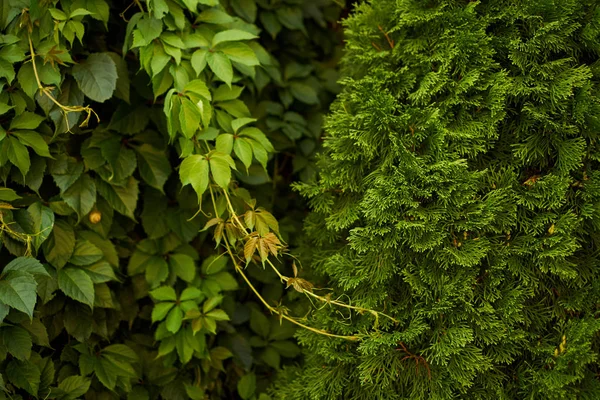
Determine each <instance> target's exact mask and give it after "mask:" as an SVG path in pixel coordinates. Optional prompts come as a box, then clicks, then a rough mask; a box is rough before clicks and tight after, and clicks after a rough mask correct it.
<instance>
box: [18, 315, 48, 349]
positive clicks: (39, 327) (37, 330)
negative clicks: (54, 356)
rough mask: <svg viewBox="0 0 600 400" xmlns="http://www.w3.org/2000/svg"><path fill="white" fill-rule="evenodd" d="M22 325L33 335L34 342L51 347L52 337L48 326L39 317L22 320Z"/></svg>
mask: <svg viewBox="0 0 600 400" xmlns="http://www.w3.org/2000/svg"><path fill="white" fill-rule="evenodd" d="M21 327H22V328H23V329H25V330H26V331H27V332H29V334H30V335H31V337H32V339H33V343H35V344H37V345H38V346H44V347H48V348H49V347H50V338H49V337H48V331H47V330H46V326H45V325H44V324H43V323H42V321H40V319H39V318H34V319H32V320H28V321H23V322H21Z"/></svg>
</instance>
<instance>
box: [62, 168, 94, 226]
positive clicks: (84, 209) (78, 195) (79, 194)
mask: <svg viewBox="0 0 600 400" xmlns="http://www.w3.org/2000/svg"><path fill="white" fill-rule="evenodd" d="M62 198H63V200H64V201H65V203H67V204H68V205H69V206H70V207H71V208H72V209H73V210H75V212H76V213H77V217H78V218H79V219H81V218H82V217H83V216H85V215H87V214H88V213H89V212H90V211H92V208H93V207H94V204H95V203H96V184H95V183H94V181H93V179H92V178H90V176H89V175H88V174H83V175H81V176H80V177H79V179H77V180H76V181H75V182H74V183H73V184H72V185H71V186H70V187H69V188H68V189H67V190H66V191H65V192H64V193H63V194H62Z"/></svg>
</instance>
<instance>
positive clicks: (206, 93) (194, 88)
mask: <svg viewBox="0 0 600 400" xmlns="http://www.w3.org/2000/svg"><path fill="white" fill-rule="evenodd" d="M183 92H184V93H186V94H188V95H189V94H190V93H194V94H197V95H198V96H202V97H204V98H205V99H206V100H210V99H211V97H212V96H211V95H210V90H209V89H208V87H207V86H206V83H205V82H204V81H203V80H201V79H194V80H193V81H190V82H189V83H188V84H187V85H185V87H184V88H183Z"/></svg>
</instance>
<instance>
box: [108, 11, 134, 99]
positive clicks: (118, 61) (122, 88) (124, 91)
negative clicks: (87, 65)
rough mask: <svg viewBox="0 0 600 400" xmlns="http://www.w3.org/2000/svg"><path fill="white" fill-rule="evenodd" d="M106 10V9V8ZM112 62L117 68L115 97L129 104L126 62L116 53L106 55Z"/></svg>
mask: <svg viewBox="0 0 600 400" xmlns="http://www.w3.org/2000/svg"><path fill="white" fill-rule="evenodd" d="M107 8H108V7H107ZM106 54H108V56H109V57H110V58H111V59H112V60H113V62H114V63H115V66H116V67H117V76H118V78H117V87H116V89H115V96H116V97H118V98H119V99H121V100H124V101H125V102H127V103H129V93H130V87H129V86H130V84H129V69H128V68H127V62H126V61H125V60H124V59H123V58H122V57H120V56H119V55H118V54H117V53H106Z"/></svg>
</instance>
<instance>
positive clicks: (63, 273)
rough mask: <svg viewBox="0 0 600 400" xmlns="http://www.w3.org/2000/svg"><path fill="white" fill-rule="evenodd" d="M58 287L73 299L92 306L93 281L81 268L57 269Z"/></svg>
mask: <svg viewBox="0 0 600 400" xmlns="http://www.w3.org/2000/svg"><path fill="white" fill-rule="evenodd" d="M58 288H59V289H60V290H62V292H63V293H64V294H66V295H67V296H69V297H70V298H72V299H73V300H76V301H79V302H80V303H84V304H87V305H88V306H90V308H91V307H93V305H94V283H93V282H92V279H91V278H90V277H89V276H88V275H87V274H86V273H85V272H83V271H82V270H81V269H79V268H63V269H61V270H60V271H58Z"/></svg>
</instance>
